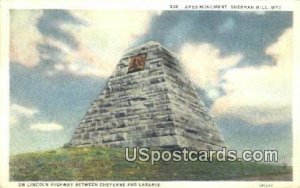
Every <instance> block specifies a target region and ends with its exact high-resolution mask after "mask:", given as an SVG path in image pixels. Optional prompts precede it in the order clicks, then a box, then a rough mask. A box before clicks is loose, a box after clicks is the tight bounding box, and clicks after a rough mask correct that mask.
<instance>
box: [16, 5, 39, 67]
mask: <svg viewBox="0 0 300 188" xmlns="http://www.w3.org/2000/svg"><path fill="white" fill-rule="evenodd" d="M41 15H42V11H39V10H14V11H11V14H10V16H11V19H10V61H12V62H17V63H20V64H22V65H24V66H27V67H32V66H35V65H37V64H38V60H39V55H38V52H37V50H36V44H37V42H38V41H41V40H42V35H41V34H40V33H39V32H38V30H37V28H36V27H35V25H36V23H37V20H38V18H39V17H40V16H41Z"/></svg>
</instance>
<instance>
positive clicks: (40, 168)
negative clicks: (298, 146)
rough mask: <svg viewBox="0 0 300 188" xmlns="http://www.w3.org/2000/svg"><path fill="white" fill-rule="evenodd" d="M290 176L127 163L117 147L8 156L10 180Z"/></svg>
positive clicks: (247, 166) (257, 168)
mask: <svg viewBox="0 0 300 188" xmlns="http://www.w3.org/2000/svg"><path fill="white" fill-rule="evenodd" d="M291 173H292V169H291V167H282V166H276V165H268V164H259V163H243V162H158V163H155V164H154V165H151V164H150V162H140V161H136V162H127V161H126V160H125V150H124V149H121V148H118V149H116V148H114V149H112V148H101V147H80V148H60V149H56V150H51V151H46V152H35V153H26V154H19V155H14V156H10V180H11V181H37V180H41V181H47V180H77V181H80V180H161V181H164V180H170V181H171V180H233V179H239V178H241V177H253V176H254V177H255V176H272V175H280V174H291Z"/></svg>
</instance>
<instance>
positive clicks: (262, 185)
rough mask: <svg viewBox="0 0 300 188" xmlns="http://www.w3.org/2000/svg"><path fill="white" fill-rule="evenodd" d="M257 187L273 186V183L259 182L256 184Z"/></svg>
mask: <svg viewBox="0 0 300 188" xmlns="http://www.w3.org/2000/svg"><path fill="white" fill-rule="evenodd" d="M258 187H273V184H271V183H261V184H259V185H258Z"/></svg>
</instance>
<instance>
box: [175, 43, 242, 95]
mask: <svg viewBox="0 0 300 188" xmlns="http://www.w3.org/2000/svg"><path fill="white" fill-rule="evenodd" d="M179 57H180V59H181V60H182V62H183V65H184V67H185V69H186V71H187V72H188V74H189V76H190V77H191V79H192V81H193V82H194V83H195V84H196V85H198V86H200V87H202V88H203V89H205V90H206V91H207V93H208V96H209V97H211V98H213V99H214V98H216V97H218V96H219V93H218V91H217V90H216V87H218V86H219V84H220V80H221V77H220V76H221V75H220V71H221V70H224V69H227V68H230V67H233V66H234V65H236V64H237V63H238V62H239V61H240V60H241V58H242V55H241V54H235V55H231V56H225V57H222V56H221V54H220V50H219V49H218V48H216V47H215V46H213V45H211V44H208V43H201V44H190V43H187V44H185V45H184V46H183V47H182V48H181V50H180V53H179Z"/></svg>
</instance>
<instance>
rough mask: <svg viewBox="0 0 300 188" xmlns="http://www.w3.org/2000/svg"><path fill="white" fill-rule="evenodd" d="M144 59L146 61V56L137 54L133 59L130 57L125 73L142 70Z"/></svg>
mask: <svg viewBox="0 0 300 188" xmlns="http://www.w3.org/2000/svg"><path fill="white" fill-rule="evenodd" d="M146 59H147V54H139V55H136V56H134V57H131V58H130V62H129V65H128V72H127V73H132V72H136V71H141V70H144V68H145V62H146Z"/></svg>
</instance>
